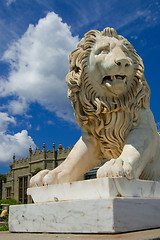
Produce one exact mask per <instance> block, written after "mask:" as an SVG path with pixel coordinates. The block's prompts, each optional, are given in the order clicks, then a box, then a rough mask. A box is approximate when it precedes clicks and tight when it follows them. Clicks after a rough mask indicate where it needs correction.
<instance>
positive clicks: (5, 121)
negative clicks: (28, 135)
mask: <svg viewBox="0 0 160 240" xmlns="http://www.w3.org/2000/svg"><path fill="white" fill-rule="evenodd" d="M10 123H13V124H16V121H15V119H14V117H9V116H8V114H7V113H4V112H0V133H5V132H6V130H7V128H8V125H9V124H10Z"/></svg>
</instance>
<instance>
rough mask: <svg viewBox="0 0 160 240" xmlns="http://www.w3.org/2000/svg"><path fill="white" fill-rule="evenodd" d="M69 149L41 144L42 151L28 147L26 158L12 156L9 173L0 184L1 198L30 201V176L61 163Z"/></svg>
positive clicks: (23, 201)
mask: <svg viewBox="0 0 160 240" xmlns="http://www.w3.org/2000/svg"><path fill="white" fill-rule="evenodd" d="M70 151H71V149H70V147H68V148H67V149H64V148H63V147H62V145H61V144H60V145H59V146H58V149H57V150H55V144H53V150H52V151H51V150H47V151H46V149H45V144H43V149H42V151H40V150H39V148H38V147H37V148H36V150H35V152H33V151H32V149H31V148H29V156H28V157H27V158H23V159H19V160H17V159H16V157H15V155H14V156H13V163H12V164H10V170H9V173H8V174H7V175H6V181H5V182H3V184H2V199H11V198H14V199H15V200H17V201H20V202H22V203H31V202H32V200H31V198H30V196H27V188H28V187H29V181H30V179H31V177H32V176H33V175H34V174H36V173H37V172H38V171H40V170H43V169H49V170H51V169H53V168H55V167H57V166H58V165H59V164H61V163H62V162H63V161H64V159H65V158H66V157H67V156H68V154H69V152H70Z"/></svg>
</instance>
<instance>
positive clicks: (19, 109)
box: [6, 98, 28, 115]
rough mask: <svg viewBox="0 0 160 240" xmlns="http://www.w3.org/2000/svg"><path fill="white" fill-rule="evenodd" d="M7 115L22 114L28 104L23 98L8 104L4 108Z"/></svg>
mask: <svg viewBox="0 0 160 240" xmlns="http://www.w3.org/2000/svg"><path fill="white" fill-rule="evenodd" d="M6 107H7V108H8V111H9V113H11V114H13V115H17V114H23V113H24V112H26V111H27V109H28V104H27V103H26V101H25V99H24V98H19V99H18V100H12V101H10V102H9V105H8V106H6Z"/></svg>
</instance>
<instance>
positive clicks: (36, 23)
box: [0, 0, 160, 173]
mask: <svg viewBox="0 0 160 240" xmlns="http://www.w3.org/2000/svg"><path fill="white" fill-rule="evenodd" d="M107 26H109V27H114V28H115V29H116V30H117V32H118V33H119V34H121V35H123V36H124V37H126V38H127V39H128V40H129V41H130V42H131V43H132V45H133V46H134V47H135V49H136V50H137V52H138V54H139V55H140V56H141V57H142V59H143V62H144V66H145V72H144V74H145V77H146V79H147V81H148V83H149V85H150V88H151V109H152V112H153V114H154V117H155V121H156V122H160V114H159V112H160V111H159V109H160V107H159V99H160V98H159V94H160V76H159V68H160V67H159V62H160V40H159V39H160V0H145V1H144V0H134V1H133V0H121V1H119V0H81V1H78V0H45V1H44V0H32V1H31V0H0V173H5V172H8V166H9V163H10V162H12V156H13V154H14V153H15V155H16V158H17V159H19V158H22V157H26V156H27V155H28V148H29V146H30V145H31V146H32V148H33V149H35V147H36V145H38V147H39V148H40V149H42V145H43V142H45V143H46V149H52V143H53V142H55V144H56V147H58V145H59V144H60V143H61V144H62V145H63V147H64V148H66V147H67V146H70V147H72V146H73V145H74V144H75V142H76V141H77V140H78V138H79V137H80V135H81V130H80V128H79V127H78V126H77V125H76V123H75V119H74V116H73V110H72V107H71V103H70V101H69V100H68V99H67V85H66V83H65V76H66V74H67V72H68V54H69V52H70V51H72V50H73V49H74V48H75V47H76V44H77V43H78V41H79V40H80V39H81V38H82V37H83V35H84V34H85V33H86V32H87V31H89V30H91V29H98V30H103V29H104V28H105V27H107Z"/></svg>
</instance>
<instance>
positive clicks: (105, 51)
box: [96, 48, 110, 55]
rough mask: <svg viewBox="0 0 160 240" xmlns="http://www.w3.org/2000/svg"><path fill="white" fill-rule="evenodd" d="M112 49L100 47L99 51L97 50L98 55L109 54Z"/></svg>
mask: <svg viewBox="0 0 160 240" xmlns="http://www.w3.org/2000/svg"><path fill="white" fill-rule="evenodd" d="M109 52H110V51H109V49H108V48H107V49H99V50H98V51H97V52H96V55H101V54H108V53H109Z"/></svg>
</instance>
